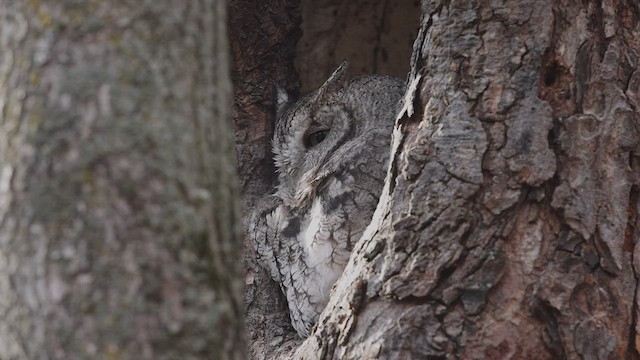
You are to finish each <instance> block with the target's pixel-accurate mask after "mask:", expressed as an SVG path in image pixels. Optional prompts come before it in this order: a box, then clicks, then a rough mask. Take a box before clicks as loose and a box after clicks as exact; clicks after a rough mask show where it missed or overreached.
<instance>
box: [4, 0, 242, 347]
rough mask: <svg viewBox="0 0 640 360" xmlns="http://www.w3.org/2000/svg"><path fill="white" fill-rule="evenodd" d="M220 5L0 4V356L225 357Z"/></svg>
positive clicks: (231, 260)
mask: <svg viewBox="0 0 640 360" xmlns="http://www.w3.org/2000/svg"><path fill="white" fill-rule="evenodd" d="M226 17H227V9H226V2H224V1H213V0H198V1H187V2H181V1H164V0H156V1H142V2H140V1H115V2H112V1H102V2H95V1H87V2H78V1H67V0H63V1H58V0H55V1H54V0H42V1H5V0H0V114H1V115H0V319H2V320H0V358H1V359H239V358H243V357H244V354H245V350H244V348H245V344H244V337H243V320H242V319H243V313H244V311H243V307H242V305H241V304H242V303H241V302H242V280H241V279H242V278H241V273H242V272H241V266H240V250H241V230H240V216H239V201H238V194H239V191H238V189H237V187H238V186H237V183H236V182H237V180H236V172H235V156H234V150H233V149H234V147H233V141H232V126H231V120H230V119H231V111H230V110H231V85H230V78H229V59H228V57H229V51H228V43H227V30H226Z"/></svg>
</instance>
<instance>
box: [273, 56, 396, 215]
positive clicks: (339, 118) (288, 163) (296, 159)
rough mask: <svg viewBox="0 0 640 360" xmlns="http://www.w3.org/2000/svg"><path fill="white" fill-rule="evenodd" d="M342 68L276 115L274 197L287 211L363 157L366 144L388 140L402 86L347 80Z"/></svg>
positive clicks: (381, 78) (305, 202)
mask: <svg viewBox="0 0 640 360" xmlns="http://www.w3.org/2000/svg"><path fill="white" fill-rule="evenodd" d="M347 69H348V63H346V62H344V63H342V65H340V67H338V69H337V70H336V71H334V73H333V74H332V75H331V76H330V77H329V79H328V80H327V81H326V82H325V83H324V84H323V85H322V86H321V87H320V88H319V89H318V90H316V91H314V92H313V93H311V94H309V95H307V96H305V97H303V98H302V99H300V100H299V101H297V102H296V103H294V104H292V105H289V106H287V105H284V106H283V107H284V111H279V113H280V115H279V119H278V123H277V124H276V129H275V133H274V137H273V141H272V146H273V152H274V154H275V165H276V168H277V170H278V180H279V186H278V195H279V196H280V197H281V198H282V199H283V201H284V202H285V203H286V204H287V205H288V206H290V207H293V208H300V207H305V206H307V205H308V204H309V202H310V200H311V199H312V198H313V197H314V195H315V194H316V193H317V192H318V191H319V190H320V189H321V188H322V186H323V185H324V184H325V183H326V180H327V179H328V178H329V177H330V176H332V175H334V174H335V173H336V172H338V171H340V170H342V169H344V168H345V167H347V166H349V165H350V164H352V163H353V159H354V157H357V156H363V155H365V156H366V154H363V152H366V151H367V141H371V140H372V139H373V138H374V137H381V136H386V137H390V133H391V130H390V129H391V128H392V127H393V122H394V118H395V112H396V111H397V104H398V101H399V98H400V94H401V93H402V88H403V85H404V84H403V82H402V81H401V80H399V79H394V78H390V77H385V76H377V75H371V76H364V77H360V78H356V79H354V80H349V79H348V75H347ZM387 141H388V140H387Z"/></svg>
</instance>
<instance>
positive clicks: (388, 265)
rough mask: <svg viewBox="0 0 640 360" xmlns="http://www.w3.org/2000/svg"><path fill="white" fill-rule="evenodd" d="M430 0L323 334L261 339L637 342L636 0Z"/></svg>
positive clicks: (579, 353)
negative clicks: (400, 104)
mask: <svg viewBox="0 0 640 360" xmlns="http://www.w3.org/2000/svg"><path fill="white" fill-rule="evenodd" d="M422 11H423V17H422V21H421V28H420V31H419V33H418V38H417V39H416V42H415V45H414V52H413V56H412V59H411V72H410V74H409V79H408V84H409V85H410V86H409V88H408V90H407V94H406V99H405V100H406V102H405V108H404V110H403V112H402V114H400V116H399V119H398V121H397V126H396V131H395V133H394V138H393V146H392V151H393V152H392V154H393V161H392V163H391V165H390V168H389V176H388V179H387V184H386V189H385V192H384V194H383V196H382V199H381V202H380V204H379V206H378V210H377V212H376V214H375V216H374V218H373V221H372V224H371V226H370V227H369V229H368V231H367V233H366V234H365V235H364V236H363V239H361V241H360V242H359V243H358V245H357V246H356V249H355V250H354V255H353V256H352V258H351V261H350V263H349V265H348V267H347V269H346V270H345V273H344V274H343V276H342V278H341V279H340V280H339V282H338V284H337V286H336V288H335V290H334V293H333V295H332V299H331V301H330V303H329V305H328V307H327V309H326V310H325V312H324V313H323V315H322V316H321V318H320V320H319V323H318V326H317V327H316V328H315V331H314V333H313V334H312V335H311V336H310V337H309V338H308V339H306V340H305V341H304V342H303V343H302V344H301V345H299V344H297V343H295V342H293V343H291V342H289V343H287V342H286V341H287V338H286V337H281V338H279V339H274V338H269V339H270V340H271V341H272V343H271V344H268V345H265V346H263V347H262V348H261V352H260V351H257V350H256V351H257V352H260V353H261V355H263V356H266V357H267V358H272V356H271V355H274V354H275V355H278V354H280V355H281V356H282V357H283V358H284V357H295V358H305V359H330V358H333V359H364V358H428V357H434V358H465V359H467V358H479V359H481V358H492V359H496V358H532V359H533V358H535V359H559V358H570V359H574V358H585V359H615V358H627V359H628V358H638V357H639V352H638V350H639V349H640V337H639V336H638V333H639V330H640V325H639V324H638V315H639V306H638V302H639V300H638V296H637V291H638V286H637V285H638V281H637V271H638V267H639V266H640V264H638V263H637V262H638V259H639V254H638V251H640V250H639V249H640V247H637V246H636V243H637V242H638V238H639V230H638V228H637V224H638V210H639V206H640V205H639V201H638V199H639V197H638V186H639V182H640V145H639V140H640V134H639V129H640V117H639V114H638V108H639V106H640V70H637V68H639V67H640V66H639V65H640V64H638V62H639V60H640V9H639V7H638V4H637V2H635V1H632V0H606V1H582V2H574V1H566V0H544V1H535V2H531V1H510V2H508V1H492V2H489V1H467V0H454V1H428V0H424V1H423V2H422ZM282 331H283V332H286V331H287V329H284V330H282ZM263 340H264V339H263ZM278 340H280V342H278ZM283 344H287V345H289V347H296V346H298V345H299V347H297V349H296V350H292V351H291V352H290V353H285V354H284V355H283V354H282V353H281V350H282V348H283V347H286V346H283ZM279 347H280V348H279Z"/></svg>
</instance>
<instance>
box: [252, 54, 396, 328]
mask: <svg viewBox="0 0 640 360" xmlns="http://www.w3.org/2000/svg"><path fill="white" fill-rule="evenodd" d="M346 70H347V63H343V64H342V65H341V66H340V67H339V68H338V69H337V70H336V71H335V72H334V73H333V74H332V75H331V77H330V78H329V79H328V80H327V81H326V82H325V83H324V84H323V85H322V86H321V87H320V88H319V89H318V90H316V91H315V92H313V93H311V94H309V95H307V96H305V97H303V98H302V99H301V100H300V101H298V102H296V103H295V104H293V105H292V106H290V107H289V108H288V109H286V110H285V111H284V113H283V114H282V115H281V116H280V118H279V120H278V123H277V125H276V129H275V133H274V137H273V141H272V145H273V152H274V154H275V157H274V160H275V165H276V168H277V171H278V182H279V184H278V188H277V191H276V192H275V194H274V195H272V196H268V197H267V198H265V199H263V200H262V201H261V203H260V204H259V205H258V207H257V209H256V211H255V212H254V213H253V215H252V218H251V219H250V225H249V226H250V229H249V234H250V236H251V237H252V240H253V243H254V245H255V247H256V251H257V254H258V260H259V261H260V262H261V263H262V265H263V266H264V267H265V268H266V269H267V270H268V271H269V273H270V275H271V277H272V278H273V279H274V280H275V281H276V282H277V283H278V284H280V287H281V289H282V291H283V293H284V294H285V295H286V298H287V302H288V304H289V312H290V316H291V323H292V325H293V327H294V328H295V330H296V331H297V332H298V334H299V335H300V336H301V337H303V338H304V337H307V336H308V335H309V332H310V330H311V327H312V326H313V324H314V323H315V322H316V321H317V319H318V316H319V315H320V313H321V312H322V310H323V309H324V307H325V306H326V304H327V302H328V300H329V294H330V291H331V287H332V286H333V284H334V283H335V282H336V281H337V280H338V278H339V277H340V275H341V274H342V271H343V270H344V267H345V266H346V264H347V261H348V259H349V255H350V252H351V250H352V248H353V245H354V244H355V243H356V242H357V241H358V239H359V238H360V236H361V235H362V233H363V231H364V229H365V227H366V226H367V225H368V224H369V222H370V220H371V217H372V216H373V212H374V210H375V208H376V205H377V203H378V198H379V196H380V193H381V191H382V186H383V183H384V178H385V175H386V169H387V160H388V158H389V153H390V140H391V132H392V129H393V124H394V119H395V116H396V114H397V112H398V110H399V101H400V98H401V97H402V94H403V92H404V82H403V81H401V80H400V79H396V78H392V77H387V76H379V75H371V76H363V77H359V78H356V79H353V80H351V81H348V80H347V74H346Z"/></svg>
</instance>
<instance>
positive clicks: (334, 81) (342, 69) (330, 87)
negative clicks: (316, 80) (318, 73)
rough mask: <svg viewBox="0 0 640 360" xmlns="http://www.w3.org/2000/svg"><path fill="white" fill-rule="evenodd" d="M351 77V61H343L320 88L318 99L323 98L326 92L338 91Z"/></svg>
mask: <svg viewBox="0 0 640 360" xmlns="http://www.w3.org/2000/svg"><path fill="white" fill-rule="evenodd" d="M348 79H349V62H348V61H343V62H342V64H340V66H338V68H337V69H336V71H334V72H333V74H331V76H329V79H327V81H325V82H324V84H322V86H320V88H319V89H318V99H322V98H323V97H324V96H325V95H326V94H331V93H334V92H336V91H338V90H339V89H340V88H341V87H342V86H344V84H345V83H346V82H347V80H348Z"/></svg>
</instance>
